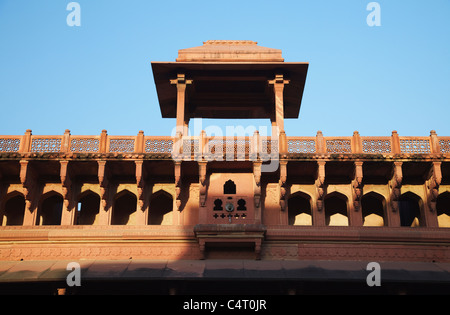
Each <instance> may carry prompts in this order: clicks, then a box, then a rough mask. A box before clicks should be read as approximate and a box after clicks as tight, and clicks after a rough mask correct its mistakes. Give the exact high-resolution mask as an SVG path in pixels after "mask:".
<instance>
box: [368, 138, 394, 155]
mask: <svg viewBox="0 0 450 315" xmlns="http://www.w3.org/2000/svg"><path fill="white" fill-rule="evenodd" d="M362 150H363V153H367V154H370V153H373V154H377V153H391V151H392V147H391V140H390V139H385V140H382V139H368V140H363V141H362Z"/></svg>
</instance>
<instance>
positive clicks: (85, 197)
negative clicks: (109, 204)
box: [75, 190, 100, 225]
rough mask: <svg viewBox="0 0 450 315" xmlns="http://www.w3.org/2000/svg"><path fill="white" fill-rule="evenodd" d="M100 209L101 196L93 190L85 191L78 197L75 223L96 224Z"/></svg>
mask: <svg viewBox="0 0 450 315" xmlns="http://www.w3.org/2000/svg"><path fill="white" fill-rule="evenodd" d="M99 209H100V196H99V195H98V194H96V193H94V192H93V191H91V190H88V191H86V192H84V193H83V194H81V196H80V198H79V199H78V208H77V215H76V218H75V225H94V224H95V220H96V218H97V216H98V214H99Z"/></svg>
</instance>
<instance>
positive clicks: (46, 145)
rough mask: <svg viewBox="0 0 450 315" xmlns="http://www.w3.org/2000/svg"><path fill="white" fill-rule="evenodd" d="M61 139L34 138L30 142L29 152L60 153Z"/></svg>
mask: <svg viewBox="0 0 450 315" xmlns="http://www.w3.org/2000/svg"><path fill="white" fill-rule="evenodd" d="M60 151H61V139H51V138H34V139H33V140H32V141H31V152H43V153H47V152H60Z"/></svg>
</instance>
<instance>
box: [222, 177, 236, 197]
mask: <svg viewBox="0 0 450 315" xmlns="http://www.w3.org/2000/svg"><path fill="white" fill-rule="evenodd" d="M223 194H224V195H235V194H236V184H235V183H234V182H233V181H232V180H231V179H229V180H227V181H226V182H225V184H224V185H223Z"/></svg>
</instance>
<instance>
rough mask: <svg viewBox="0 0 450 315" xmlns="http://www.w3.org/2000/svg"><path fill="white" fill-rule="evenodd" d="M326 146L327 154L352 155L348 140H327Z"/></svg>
mask: <svg viewBox="0 0 450 315" xmlns="http://www.w3.org/2000/svg"><path fill="white" fill-rule="evenodd" d="M326 145H327V152H328V153H352V145H351V141H350V140H345V139H335V140H327V141H326Z"/></svg>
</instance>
